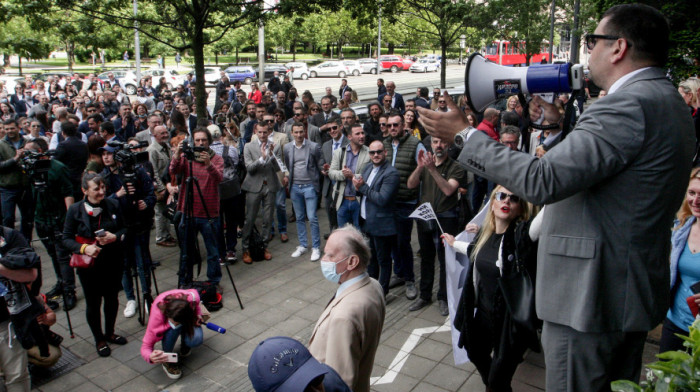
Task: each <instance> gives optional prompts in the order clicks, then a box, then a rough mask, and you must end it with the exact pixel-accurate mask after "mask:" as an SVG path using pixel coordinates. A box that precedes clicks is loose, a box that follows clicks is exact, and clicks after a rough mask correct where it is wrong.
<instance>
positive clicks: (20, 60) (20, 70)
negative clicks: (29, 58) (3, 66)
mask: <svg viewBox="0 0 700 392" xmlns="http://www.w3.org/2000/svg"><path fill="white" fill-rule="evenodd" d="M17 59H18V60H19V74H20V76H22V56H20V55H19V54H18V55H17Z"/></svg>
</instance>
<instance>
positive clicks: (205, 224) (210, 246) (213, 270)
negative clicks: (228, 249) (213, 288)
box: [178, 217, 221, 286]
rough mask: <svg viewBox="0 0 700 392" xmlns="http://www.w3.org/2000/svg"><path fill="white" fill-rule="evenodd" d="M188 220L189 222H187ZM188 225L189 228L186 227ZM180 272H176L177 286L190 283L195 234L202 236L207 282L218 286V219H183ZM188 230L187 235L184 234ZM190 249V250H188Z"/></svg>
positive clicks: (219, 273) (180, 228)
mask: <svg viewBox="0 0 700 392" xmlns="http://www.w3.org/2000/svg"><path fill="white" fill-rule="evenodd" d="M188 220H189V222H188ZM188 224H189V225H190V226H189V228H188V227H187V225H188ZM178 230H179V232H180V234H179V236H180V270H179V272H178V286H185V285H187V284H189V283H192V279H193V275H194V273H193V267H194V264H195V262H196V260H195V258H196V257H198V255H196V250H197V247H195V243H196V242H197V241H198V240H197V233H199V234H201V235H202V240H203V241H204V246H205V247H206V249H207V281H208V282H210V283H212V284H214V285H218V284H219V282H220V281H221V264H219V261H220V259H219V248H218V244H217V243H216V236H217V233H218V232H219V217H215V218H212V219H211V220H209V219H207V218H196V217H195V218H183V220H182V222H181V223H180V226H179V227H178ZM188 230H189V233H187V234H185V233H186V232H187V231H188ZM190 247H192V249H190Z"/></svg>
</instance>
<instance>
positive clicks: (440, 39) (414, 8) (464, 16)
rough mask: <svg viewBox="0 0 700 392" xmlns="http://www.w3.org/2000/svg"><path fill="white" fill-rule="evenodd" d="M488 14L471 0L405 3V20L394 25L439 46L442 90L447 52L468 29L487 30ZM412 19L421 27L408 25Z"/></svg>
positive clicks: (482, 5) (485, 5) (409, 0)
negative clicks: (411, 30) (400, 25)
mask: <svg viewBox="0 0 700 392" xmlns="http://www.w3.org/2000/svg"><path fill="white" fill-rule="evenodd" d="M517 3H518V4H519V3H520V2H517ZM489 10H490V5H489V4H488V3H479V4H477V3H476V1H474V0H456V1H453V0H404V8H402V9H401V13H403V14H404V15H406V16H407V18H405V19H402V18H397V19H396V21H397V22H398V23H401V24H403V25H405V26H407V27H410V28H411V29H413V31H416V32H418V33H420V34H424V35H425V36H426V37H428V38H432V39H435V40H436V41H437V43H438V44H439V45H440V50H441V51H442V60H441V66H440V86H441V87H442V88H445V77H446V65H447V48H449V47H450V46H452V45H453V44H454V43H455V42H457V40H458V39H459V37H460V35H462V34H464V32H465V31H466V28H467V27H475V28H477V29H478V30H482V29H487V28H489V27H490V26H491V20H492V19H491V18H489V17H488V15H489ZM411 18H412V19H417V20H420V21H422V22H423V24H416V23H409V22H408V20H410V19H411Z"/></svg>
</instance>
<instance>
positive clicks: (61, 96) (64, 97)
mask: <svg viewBox="0 0 700 392" xmlns="http://www.w3.org/2000/svg"><path fill="white" fill-rule="evenodd" d="M58 99H66V94H58Z"/></svg>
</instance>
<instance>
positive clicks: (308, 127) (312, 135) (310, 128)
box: [284, 107, 323, 145]
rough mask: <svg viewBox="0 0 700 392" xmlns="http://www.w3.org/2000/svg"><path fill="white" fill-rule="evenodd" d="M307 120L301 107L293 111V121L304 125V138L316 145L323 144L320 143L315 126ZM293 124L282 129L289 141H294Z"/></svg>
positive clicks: (305, 112) (305, 113)
mask: <svg viewBox="0 0 700 392" xmlns="http://www.w3.org/2000/svg"><path fill="white" fill-rule="evenodd" d="M308 118H309V115H308V112H307V111H306V108H304V107H301V108H298V109H294V118H293V120H294V121H298V122H300V123H302V124H304V130H305V131H306V138H307V139H309V140H311V141H312V142H314V143H316V144H319V145H321V144H323V142H322V141H321V131H320V130H319V129H318V127H317V126H315V125H313V124H311V123H309V122H308V121H307V120H308ZM293 123H294V122H292V123H290V124H287V125H285V127H284V132H285V133H286V134H287V137H288V138H289V140H292V139H294V137H292V124H293Z"/></svg>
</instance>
